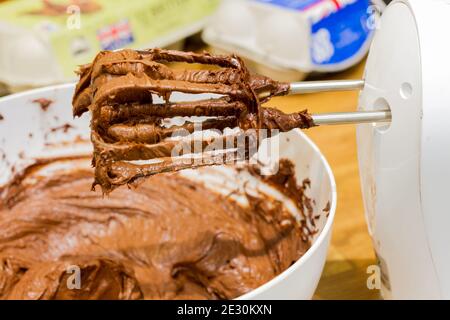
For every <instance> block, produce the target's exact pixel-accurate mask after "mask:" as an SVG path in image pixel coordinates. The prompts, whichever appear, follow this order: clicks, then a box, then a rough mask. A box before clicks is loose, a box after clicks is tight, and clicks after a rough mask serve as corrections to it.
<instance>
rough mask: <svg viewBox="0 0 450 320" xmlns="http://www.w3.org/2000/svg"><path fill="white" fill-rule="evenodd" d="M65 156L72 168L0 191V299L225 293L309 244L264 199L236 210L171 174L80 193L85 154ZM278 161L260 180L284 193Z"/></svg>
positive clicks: (247, 285)
mask: <svg viewBox="0 0 450 320" xmlns="http://www.w3.org/2000/svg"><path fill="white" fill-rule="evenodd" d="M67 161H69V160H67ZM70 161H77V162H78V163H77V164H75V165H74V167H76V168H78V169H73V170H66V171H64V172H55V173H54V174H53V175H50V176H46V177H44V176H43V175H42V174H39V172H41V170H40V169H44V168H45V166H46V165H45V164H40V165H35V166H33V167H30V168H28V169H27V170H25V171H24V173H23V174H22V175H19V176H18V177H17V178H16V179H15V180H14V181H13V182H12V183H10V184H9V185H8V186H6V187H4V188H3V189H0V298H1V299H229V298H235V297H237V296H240V295H242V294H244V293H246V292H248V291H250V290H252V289H254V288H256V287H258V286H260V285H262V284H264V283H265V282H267V281H269V280H271V279H272V278H273V277H275V276H276V275H277V274H279V273H280V272H282V271H283V270H285V269H286V268H288V267H289V266H290V265H291V264H292V263H293V262H295V261H296V260H298V258H299V257H300V256H302V255H303V254H304V252H305V251H306V250H307V249H308V248H309V245H310V243H309V237H308V236H309V234H307V233H305V231H304V228H303V227H304V226H300V225H299V224H297V222H296V221H295V220H294V219H293V218H292V216H291V215H290V213H289V212H288V211H287V210H286V209H285V208H284V207H283V205H282V203H281V202H279V201H277V200H274V199H271V198H269V197H268V196H261V197H259V196H258V197H257V196H255V195H252V196H250V195H247V199H248V202H249V206H248V207H243V206H241V205H238V204H237V203H236V202H234V201H233V200H232V199H231V198H229V197H224V196H221V195H218V194H216V193H214V192H213V191H211V190H209V189H207V188H206V187H204V186H203V185H202V184H200V183H198V182H193V181H192V180H189V179H187V178H183V177H182V176H180V175H179V174H177V173H171V174H164V175H157V176H153V177H152V178H150V179H147V180H146V181H145V182H144V183H143V184H141V185H140V187H139V188H137V189H135V190H130V189H128V188H127V187H125V186H123V187H120V188H118V189H117V190H116V191H115V192H113V193H111V194H110V195H109V196H105V197H104V196H103V195H102V192H101V191H100V190H97V191H95V192H92V191H91V190H90V189H91V188H90V187H91V179H92V175H93V172H92V170H91V169H89V163H88V162H89V160H88V159H86V160H70ZM80 163H81V165H80ZM50 164H51V163H50ZM281 167H282V168H287V169H283V170H280V173H279V174H278V175H276V176H275V177H273V178H272V179H271V181H270V183H272V184H275V185H279V186H280V188H281V189H280V190H287V189H286V188H291V187H293V182H292V181H293V179H294V178H293V176H292V174H293V170H292V169H293V167H292V164H289V163H288V162H286V160H284V161H283V163H282V164H281ZM83 168H86V169H83ZM254 174H255V173H254ZM294 181H295V179H294ZM295 188H296V189H295V190H296V191H295V192H294V194H295V195H296V199H294V200H295V203H296V204H297V206H298V207H299V209H300V210H301V212H304V211H303V210H304V209H305V208H307V207H308V204H307V203H306V202H304V201H306V200H307V198H306V197H305V196H304V187H301V188H299V186H298V185H297V184H295ZM298 193H301V194H300V195H299V194H298ZM308 201H309V200H308ZM305 218H307V215H305V217H303V218H302V219H305ZM302 239H303V240H302ZM74 267H75V268H78V269H79V270H80V272H81V279H80V288H79V289H73V287H72V288H70V284H73V270H74V269H73V268H74Z"/></svg>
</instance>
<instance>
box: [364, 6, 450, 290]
mask: <svg viewBox="0 0 450 320" xmlns="http://www.w3.org/2000/svg"><path fill="white" fill-rule="evenodd" d="M449 17H450V1H448V0H427V1H425V0H410V1H407V0H397V1H393V2H392V3H391V4H390V5H389V6H388V7H387V9H386V11H385V12H384V14H383V17H382V19H381V23H380V25H379V29H378V30H377V32H376V34H375V37H374V40H373V43H372V47H371V49H370V54H369V57H368V61H367V65H366V74H365V80H366V85H365V88H364V89H363V91H362V92H361V95H360V101H359V108H360V109H361V110H373V109H385V108H390V109H391V111H392V118H393V119H392V123H391V124H390V125H389V124H381V125H380V124H378V125H375V124H374V125H360V126H359V127H358V130H357V135H358V152H359V163H360V172H361V184H362V189H363V195H364V202H365V211H366V218H367V221H368V224H369V231H370V233H371V236H372V239H373V243H374V247H375V250H376V252H377V255H378V257H379V260H380V266H381V269H382V275H383V276H382V280H383V287H382V293H383V295H384V297H386V298H394V299H420V298H425V299H439V298H445V299H450V232H449V229H450V209H449V207H448V204H447V203H448V197H449V196H450V167H449V165H450V147H449V146H450V120H449V119H450V60H449V58H448V57H449V55H450V43H449V41H447V40H446V39H447V38H448V32H449V31H450V22H449Z"/></svg>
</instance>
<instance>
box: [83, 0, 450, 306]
mask: <svg viewBox="0 0 450 320" xmlns="http://www.w3.org/2000/svg"><path fill="white" fill-rule="evenodd" d="M449 15H450V2H449V1H444V0H434V1H424V0H422V1H421V0H410V1H407V0H397V1H393V2H392V3H391V4H390V5H389V6H388V7H387V9H386V11H385V12H384V14H383V17H382V19H381V21H380V26H379V30H377V32H376V34H375V37H374V40H373V44H372V47H371V50H370V54H369V57H368V60H367V66H366V72H365V76H364V79H365V80H364V81H358V80H354V81H332V82H303V83H294V84H290V85H288V84H278V83H276V82H273V81H271V80H270V79H267V78H264V77H252V76H250V75H249V74H248V73H247V71H246V69H245V68H243V66H242V63H241V61H240V60H239V59H238V58H237V57H228V58H227V57H223V56H222V57H218V56H210V55H197V54H188V53H179V52H173V51H165V50H150V51H137V52H136V55H137V56H138V57H135V58H130V57H128V58H127V59H124V60H120V59H119V60H115V61H109V62H108V61H107V62H106V63H102V64H100V67H98V68H97V67H96V64H95V63H94V64H93V65H91V66H88V67H87V68H84V69H82V70H81V80H80V83H79V85H78V88H77V94H76V96H75V99H74V114H75V115H79V114H81V113H83V112H85V111H87V110H88V108H89V109H90V110H91V111H92V113H93V117H92V130H93V131H92V140H93V142H94V150H97V152H96V154H95V156H94V164H95V166H96V170H97V171H99V172H97V173H98V175H97V181H96V182H97V183H100V184H102V187H105V184H106V189H108V188H111V189H112V188H114V187H115V185H119V184H123V183H128V182H130V181H132V180H133V179H135V178H142V177H145V176H148V175H152V174H155V173H158V172H165V171H173V170H178V169H183V168H187V167H192V166H193V165H192V164H191V163H188V164H187V165H184V166H180V165H174V164H173V163H172V162H171V161H172V160H171V159H170V153H169V152H168V151H167V150H169V149H170V148H173V147H174V146H175V144H176V143H177V142H174V141H165V139H166V138H167V137H168V136H170V135H172V134H173V133H174V132H175V130H178V129H185V130H187V131H188V133H192V132H194V131H195V122H189V121H188V122H185V123H184V124H182V125H181V126H175V127H172V128H163V127H162V126H161V118H162V117H175V116H185V117H186V116H207V117H212V118H211V119H210V118H208V119H207V120H205V121H203V127H202V129H217V130H218V131H219V137H215V138H213V139H211V138H208V139H203V140H201V141H199V143H200V145H201V146H202V148H201V150H200V152H203V151H204V150H205V147H207V146H208V145H210V144H211V143H213V142H214V141H217V140H220V139H222V138H223V136H225V131H224V130H225V129H226V128H229V127H234V126H238V127H240V128H241V129H249V128H264V127H269V128H271V127H272V126H278V127H280V126H281V125H280V124H281V123H288V125H287V126H285V127H283V128H281V129H282V130H281V131H286V130H290V129H293V128H295V127H299V128H306V127H309V126H314V125H323V124H335V123H362V122H370V123H372V124H371V125H367V124H366V125H359V126H358V149H359V150H358V151H359V160H360V171H361V179H362V189H363V194H364V200H365V209H366V215H367V220H368V224H369V229H370V233H371V236H372V238H373V242H374V247H375V250H376V252H377V255H378V257H379V261H380V266H381V271H382V277H381V279H382V292H383V295H384V296H385V297H393V298H450V272H449V270H450V253H449V252H448V246H449V245H450V237H449V236H448V234H449V233H448V231H447V229H448V226H450V214H449V213H448V212H447V211H448V209H446V206H447V203H446V201H445V200H446V197H447V194H448V192H449V191H450V190H449V187H448V185H449V181H450V170H448V165H449V164H450V150H449V149H448V148H445V146H447V145H448V141H447V140H448V139H449V138H448V137H450V132H448V131H449V130H450V129H449V128H450V127H449V126H448V124H447V122H446V121H445V120H444V119H446V115H447V114H448V113H450V111H448V110H450V109H449V108H448V106H447V105H446V104H447V103H448V101H450V90H448V86H449V85H448V84H450V72H446V71H447V69H449V70H450V68H446V67H447V65H448V62H447V61H448V53H449V49H450V45H449V44H448V42H447V41H445V39H446V38H447V32H446V31H450V28H446V30H444V29H443V26H445V23H446V21H447V19H448V16H449ZM161 61H169V62H171V61H181V62H187V63H201V64H207V65H215V67H216V68H218V69H215V68H213V69H210V70H208V71H189V70H186V71H173V70H170V69H169V68H167V67H166V66H164V65H162V64H160V62H161ZM438 63H439V64H438ZM359 89H361V93H360V99H359V111H358V112H355V113H335V114H325V115H309V114H307V113H306V112H300V113H297V114H292V115H285V114H283V113H281V112H279V111H274V110H273V109H267V108H263V107H260V105H259V102H264V101H266V100H267V99H269V98H270V97H272V96H274V95H279V94H298V93H306V92H317V91H328V90H359ZM130 90H131V91H130ZM173 91H179V92H184V93H194V94H200V93H205V92H207V93H213V94H218V95H220V96H219V97H218V98H216V99H213V100H202V101H197V102H185V103H177V104H173V103H170V101H169V100H170V99H169V98H170V94H171V93H172V92H173ZM130 92H133V94H130ZM152 93H153V94H154V93H156V94H159V95H161V96H163V97H164V99H165V102H163V103H161V104H155V103H154V102H153V101H152V98H151V94H152ZM391 112H392V115H391ZM391 117H392V119H393V121H392V122H391ZM280 119H281V120H283V121H281V120H280ZM233 134H235V138H238V137H239V134H240V133H233ZM225 152H226V149H225ZM248 156H249V155H248V154H247V155H245V157H248ZM141 160H146V161H148V160H157V161H156V162H154V163H151V164H148V163H147V164H139V163H136V161H141ZM209 160H210V161H209V162H208V164H214V163H216V160H217V158H214V157H212V158H211V159H209ZM218 160H220V161H222V158H220V159H218ZM220 161H217V163H219V162H220ZM118 164H119V165H118ZM114 166H115V167H114ZM102 170H106V171H103V172H101V171H102ZM99 177H100V178H99ZM123 177H125V179H123ZM107 191H108V190H107Z"/></svg>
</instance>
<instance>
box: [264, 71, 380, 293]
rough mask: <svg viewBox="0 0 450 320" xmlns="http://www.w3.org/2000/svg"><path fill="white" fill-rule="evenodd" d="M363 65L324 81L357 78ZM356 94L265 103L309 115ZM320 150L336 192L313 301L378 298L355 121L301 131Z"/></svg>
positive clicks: (352, 103) (349, 101)
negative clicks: (371, 277) (370, 281)
mask: <svg viewBox="0 0 450 320" xmlns="http://www.w3.org/2000/svg"><path fill="white" fill-rule="evenodd" d="M363 70H364V64H363V63H361V64H359V65H358V66H356V67H354V68H352V69H350V70H348V71H345V72H343V73H340V74H337V75H333V76H332V77H327V78H326V79H361V77H362V74H363ZM357 99H358V93H357V92H327V93H317V94H305V95H298V96H289V97H280V98H275V99H273V100H272V101H271V102H270V103H269V104H268V105H271V106H276V107H278V108H280V109H281V110H283V111H285V112H294V111H299V110H303V109H305V108H307V109H308V110H309V111H310V112H312V113H321V112H340V111H352V110H355V109H356V105H357ZM305 132H306V133H307V135H308V136H309V137H311V139H312V140H313V141H314V142H315V143H316V144H317V145H318V146H319V148H320V149H321V150H322V152H323V153H324V155H325V157H326V158H327V160H328V162H329V163H330V165H331V168H332V170H333V172H334V175H335V178H336V184H337V192H338V204H337V212H336V218H335V222H334V227H333V237H332V240H331V246H330V249H329V253H328V258H327V262H326V265H325V270H324V273H323V275H322V278H321V280H320V283H319V287H318V289H317V291H316V294H315V298H316V299H379V298H380V295H379V291H377V290H369V289H368V288H367V286H366V281H367V277H368V274H367V272H366V270H367V267H368V266H370V265H374V264H375V261H376V260H375V255H374V252H373V249H372V244H371V239H370V237H369V234H368V231H367V226H366V223H365V218H364V208H363V203H362V196H361V189H360V180H359V172H358V159H357V152H356V133H355V126H354V125H341V126H329V127H318V128H312V129H309V130H306V131H305Z"/></svg>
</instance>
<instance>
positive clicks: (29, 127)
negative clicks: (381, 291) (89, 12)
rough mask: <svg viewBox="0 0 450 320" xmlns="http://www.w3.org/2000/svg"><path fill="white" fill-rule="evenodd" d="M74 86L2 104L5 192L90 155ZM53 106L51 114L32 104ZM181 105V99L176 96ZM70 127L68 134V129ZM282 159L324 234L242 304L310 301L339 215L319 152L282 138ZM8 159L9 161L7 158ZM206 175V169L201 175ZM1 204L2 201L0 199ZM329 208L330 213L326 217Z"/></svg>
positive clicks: (302, 141) (304, 141) (0, 172)
mask: <svg viewBox="0 0 450 320" xmlns="http://www.w3.org/2000/svg"><path fill="white" fill-rule="evenodd" d="M73 91H74V85H73V84H67V85H59V86H53V87H47V88H42V89H37V90H32V91H28V92H23V93H19V94H15V95H11V96H8V97H4V98H2V99H0V114H1V115H2V116H3V120H0V186H1V185H3V184H5V183H7V182H8V181H9V180H10V179H11V178H12V176H13V171H15V172H17V171H18V170H21V168H23V167H26V166H27V165H29V164H30V163H32V162H33V161H34V159H36V158H43V157H53V156H55V155H63V154H64V155H70V154H80V153H88V152H90V150H91V149H90V148H91V147H90V143H89V142H88V140H89V116H88V115H85V116H83V117H82V118H78V119H73V118H72V108H71V100H72V94H73ZM39 98H46V99H50V100H52V101H53V103H52V104H51V105H50V107H49V108H48V109H47V110H43V109H42V108H41V107H40V105H39V104H38V103H36V102H33V101H34V100H36V99H39ZM172 98H173V99H176V95H173V96H172ZM66 124H69V125H70V128H69V129H68V128H67V126H66V128H65V125H66ZM279 150H280V157H281V158H288V159H290V160H291V161H292V162H294V164H295V168H296V178H297V181H303V179H305V178H309V179H310V180H311V188H310V189H309V190H308V196H309V197H310V198H312V199H314V210H315V214H316V215H318V214H320V215H321V217H320V219H319V220H318V221H317V227H318V229H319V232H318V233H317V234H316V235H315V236H314V239H313V244H312V247H311V248H310V249H309V250H308V251H307V252H306V254H305V255H303V256H302V257H301V258H300V259H299V260H298V261H297V262H296V263H294V264H293V265H292V266H291V267H289V268H288V269H287V270H285V271H284V272H283V273H281V274H280V275H278V276H277V277H275V278H274V279H272V280H271V281H269V282H267V283H265V284H264V285H262V286H260V287H259V288H256V289H255V290H252V291H250V292H249V293H247V294H245V295H243V296H241V297H239V299H311V298H312V296H313V294H314V291H315V290H316V287H317V284H318V282H319V279H320V276H321V273H322V270H323V266H324V264H325V260H326V255H327V250H328V246H329V242H330V237H331V227H332V224H333V220H334V214H335V210H336V186H335V181H334V177H333V174H332V172H331V169H330V167H329V165H328V163H327V161H326V160H325V158H324V157H323V155H322V154H321V152H320V151H319V149H318V148H317V146H316V145H314V143H313V142H311V140H309V138H308V137H307V136H306V135H305V134H304V133H302V132H301V131H300V130H294V131H291V132H289V133H285V134H281V135H280V136H279ZM3 154H4V156H3ZM199 170H201V169H199ZM0 201H1V199H0ZM328 203H329V205H330V210H329V212H325V211H323V209H324V208H326V207H327V204H328Z"/></svg>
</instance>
